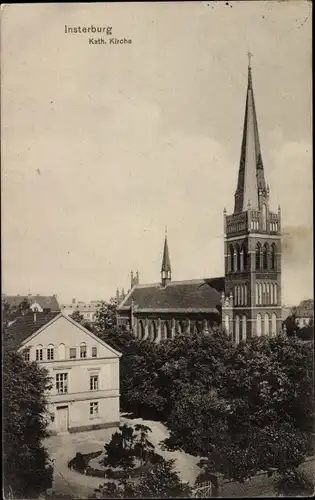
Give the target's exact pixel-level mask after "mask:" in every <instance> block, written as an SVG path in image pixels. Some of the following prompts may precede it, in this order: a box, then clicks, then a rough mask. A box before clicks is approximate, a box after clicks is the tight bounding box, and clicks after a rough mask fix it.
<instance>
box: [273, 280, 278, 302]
mask: <svg viewBox="0 0 315 500" xmlns="http://www.w3.org/2000/svg"><path fill="white" fill-rule="evenodd" d="M274 303H275V304H278V286H277V284H276V283H275V285H274Z"/></svg>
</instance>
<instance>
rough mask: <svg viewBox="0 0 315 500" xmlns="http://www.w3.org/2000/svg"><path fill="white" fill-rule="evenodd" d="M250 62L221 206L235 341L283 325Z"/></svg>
mask: <svg viewBox="0 0 315 500" xmlns="http://www.w3.org/2000/svg"><path fill="white" fill-rule="evenodd" d="M269 194H270V193H269V186H268V185H267V184H266V181H265V174H264V166H263V161H262V155H261V149H260V143H259V135H258V125H257V116H256V109H255V101H254V93H253V84H252V74H251V67H250V64H249V67H248V84H247V96H246V108H245V119H244V129H243V139H242V147H241V158H240V166H239V173H238V183H237V189H236V192H235V204H234V212H233V214H231V215H227V213H226V210H224V253H225V259H224V261H225V290H224V292H223V293H222V322H223V326H224V327H225V329H226V330H227V331H228V332H229V333H230V334H231V335H232V337H233V339H234V340H235V342H237V343H238V342H239V341H240V340H246V338H249V337H251V336H255V335H257V336H260V335H275V334H277V333H279V331H280V330H281V213H280V207H279V208H278V211H277V213H275V212H272V211H271V210H270V207H269Z"/></svg>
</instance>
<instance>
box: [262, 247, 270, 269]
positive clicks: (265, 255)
mask: <svg viewBox="0 0 315 500" xmlns="http://www.w3.org/2000/svg"><path fill="white" fill-rule="evenodd" d="M268 254H269V245H268V243H265V244H264V249H263V269H265V270H266V269H268Z"/></svg>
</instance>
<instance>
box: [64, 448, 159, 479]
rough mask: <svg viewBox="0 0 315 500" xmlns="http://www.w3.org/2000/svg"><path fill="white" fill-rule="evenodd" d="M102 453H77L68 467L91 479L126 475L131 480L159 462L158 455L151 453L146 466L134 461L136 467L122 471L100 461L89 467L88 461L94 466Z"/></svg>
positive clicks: (117, 477)
mask: <svg viewBox="0 0 315 500" xmlns="http://www.w3.org/2000/svg"><path fill="white" fill-rule="evenodd" d="M102 456H103V452H101V451H97V452H93V453H87V454H85V455H83V454H82V453H77V454H76V456H75V457H74V458H72V459H71V460H70V461H69V462H68V467H69V468H70V469H73V470H75V471H77V472H79V473H80V474H85V475H86V476H91V477H99V478H102V479H104V478H107V479H116V480H118V479H123V478H125V477H126V475H127V476H128V477H129V478H130V479H132V478H136V477H138V476H140V474H142V473H143V472H147V471H148V470H149V469H150V468H151V467H153V466H154V464H155V463H156V462H157V461H159V458H160V455H158V454H156V453H153V454H152V457H151V460H149V461H148V462H147V463H146V464H144V465H141V464H140V462H139V461H136V465H135V467H133V468H130V469H122V468H121V467H116V468H113V467H109V466H103V465H102V464H101V461H99V465H98V466H95V465H90V463H89V462H90V461H93V462H94V464H95V462H96V460H95V459H96V458H98V457H100V458H101V457H102Z"/></svg>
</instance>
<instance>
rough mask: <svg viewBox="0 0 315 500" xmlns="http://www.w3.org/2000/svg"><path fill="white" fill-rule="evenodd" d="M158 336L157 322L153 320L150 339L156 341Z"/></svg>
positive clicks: (150, 326) (150, 325)
mask: <svg viewBox="0 0 315 500" xmlns="http://www.w3.org/2000/svg"><path fill="white" fill-rule="evenodd" d="M156 337H157V331H156V324H155V322H154V321H151V323H150V324H149V339H150V340H151V341H152V342H154V341H155V340H156Z"/></svg>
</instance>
